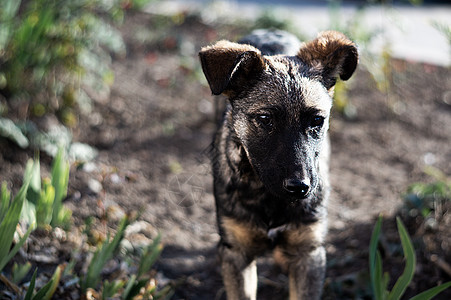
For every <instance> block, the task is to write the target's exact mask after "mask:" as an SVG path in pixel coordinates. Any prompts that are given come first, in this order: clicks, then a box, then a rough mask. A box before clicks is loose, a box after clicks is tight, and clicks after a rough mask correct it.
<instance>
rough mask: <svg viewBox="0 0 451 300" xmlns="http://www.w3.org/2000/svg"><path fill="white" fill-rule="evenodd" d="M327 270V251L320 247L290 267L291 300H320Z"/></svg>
mask: <svg viewBox="0 0 451 300" xmlns="http://www.w3.org/2000/svg"><path fill="white" fill-rule="evenodd" d="M325 270H326V251H325V249H324V247H318V248H316V249H315V250H313V251H312V252H310V253H309V254H308V255H307V256H303V257H302V258H300V259H299V260H298V261H297V262H296V263H292V264H291V265H290V266H289V267H288V272H289V285H290V300H300V299H304V300H305V299H309V300H310V299H312V300H315V299H320V297H321V292H322V290H323V282H324V275H325Z"/></svg>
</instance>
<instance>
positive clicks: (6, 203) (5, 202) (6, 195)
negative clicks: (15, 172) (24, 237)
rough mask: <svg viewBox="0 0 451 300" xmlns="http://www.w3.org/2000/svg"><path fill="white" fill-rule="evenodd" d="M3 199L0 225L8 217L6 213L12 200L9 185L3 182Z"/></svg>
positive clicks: (1, 199)
mask: <svg viewBox="0 0 451 300" xmlns="http://www.w3.org/2000/svg"><path fill="white" fill-rule="evenodd" d="M1 193H2V194H1V198H0V201H1V202H0V223H1V222H2V220H3V218H4V217H5V215H6V211H7V210H8V207H9V201H10V200H11V192H10V191H9V190H8V184H7V183H6V182H5V181H3V182H2V190H1Z"/></svg>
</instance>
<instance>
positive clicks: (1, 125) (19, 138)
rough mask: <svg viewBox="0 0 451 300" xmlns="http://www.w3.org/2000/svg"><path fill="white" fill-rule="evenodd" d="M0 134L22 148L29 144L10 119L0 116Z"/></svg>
mask: <svg viewBox="0 0 451 300" xmlns="http://www.w3.org/2000/svg"><path fill="white" fill-rule="evenodd" d="M0 136H2V137H5V138H8V139H10V140H11V141H13V142H14V143H16V144H17V145H18V146H19V147H21V148H24V149H25V148H27V147H28V145H29V142H28V139H27V138H26V137H25V135H24V134H23V133H22V131H21V130H20V129H19V127H17V126H16V124H14V122H13V121H11V120H10V119H6V118H0Z"/></svg>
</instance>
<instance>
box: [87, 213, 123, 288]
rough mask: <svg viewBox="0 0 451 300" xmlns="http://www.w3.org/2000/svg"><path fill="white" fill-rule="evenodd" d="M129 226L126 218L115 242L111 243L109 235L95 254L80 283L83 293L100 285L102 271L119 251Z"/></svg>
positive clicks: (120, 226) (114, 239) (120, 225)
mask: <svg viewBox="0 0 451 300" xmlns="http://www.w3.org/2000/svg"><path fill="white" fill-rule="evenodd" d="M127 224H128V217H125V218H123V219H122V221H121V223H120V224H119V227H118V229H117V232H116V235H115V236H114V238H113V240H111V241H110V237H109V235H108V237H107V239H106V240H105V241H104V242H103V243H102V244H101V245H100V246H99V247H98V248H97V250H96V251H95V252H94V255H93V257H92V260H91V263H90V264H89V267H88V271H87V273H86V275H85V276H84V277H83V279H82V281H81V283H80V286H81V290H82V292H83V293H86V291H87V289H88V288H95V287H96V286H97V284H98V283H99V281H100V273H101V272H102V269H103V267H104V266H105V264H106V263H107V261H108V260H109V259H111V258H112V257H113V254H114V252H115V251H116V250H117V248H118V246H119V242H120V241H121V239H122V238H123V235H124V231H125V228H126V227H127Z"/></svg>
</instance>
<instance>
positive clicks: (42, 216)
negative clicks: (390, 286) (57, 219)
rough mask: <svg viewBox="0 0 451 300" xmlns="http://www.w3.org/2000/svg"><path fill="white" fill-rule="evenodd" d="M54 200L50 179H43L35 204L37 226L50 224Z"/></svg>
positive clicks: (53, 190)
mask: <svg viewBox="0 0 451 300" xmlns="http://www.w3.org/2000/svg"><path fill="white" fill-rule="evenodd" d="M54 200H55V188H54V187H53V186H52V185H51V183H50V180H48V179H47V180H44V182H43V187H42V190H41V192H40V196H39V201H38V203H37V205H36V221H37V223H38V226H39V227H44V226H47V225H50V222H51V221H52V214H53V202H54Z"/></svg>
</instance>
